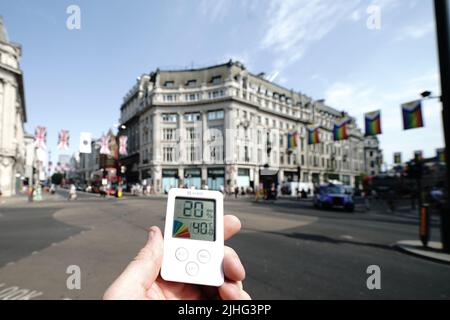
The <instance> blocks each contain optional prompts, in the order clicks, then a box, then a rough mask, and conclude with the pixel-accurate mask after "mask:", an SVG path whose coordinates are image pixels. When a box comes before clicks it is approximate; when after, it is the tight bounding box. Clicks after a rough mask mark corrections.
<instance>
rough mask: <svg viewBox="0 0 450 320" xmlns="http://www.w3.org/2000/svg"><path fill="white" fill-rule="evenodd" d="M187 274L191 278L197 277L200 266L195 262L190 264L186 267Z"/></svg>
mask: <svg viewBox="0 0 450 320" xmlns="http://www.w3.org/2000/svg"><path fill="white" fill-rule="evenodd" d="M186 273H187V274H188V275H190V276H196V275H197V273H198V264H196V263H195V262H188V264H187V265H186Z"/></svg>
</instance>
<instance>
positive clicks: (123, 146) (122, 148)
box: [119, 136, 128, 156]
mask: <svg viewBox="0 0 450 320" xmlns="http://www.w3.org/2000/svg"><path fill="white" fill-rule="evenodd" d="M127 141H128V137H127V136H120V137H119V154H121V155H122V156H126V155H127V154H128V153H127Z"/></svg>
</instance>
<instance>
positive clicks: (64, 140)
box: [58, 130, 70, 150]
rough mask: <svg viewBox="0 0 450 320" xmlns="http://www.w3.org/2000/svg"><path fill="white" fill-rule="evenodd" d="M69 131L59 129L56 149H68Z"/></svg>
mask: <svg viewBox="0 0 450 320" xmlns="http://www.w3.org/2000/svg"><path fill="white" fill-rule="evenodd" d="M69 138H70V135H69V131H68V130H61V132H60V133H59V137H58V149H59V150H67V149H69Z"/></svg>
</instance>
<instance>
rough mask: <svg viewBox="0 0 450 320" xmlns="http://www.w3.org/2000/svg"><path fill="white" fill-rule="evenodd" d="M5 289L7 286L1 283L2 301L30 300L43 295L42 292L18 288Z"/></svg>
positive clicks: (0, 297)
mask: <svg viewBox="0 0 450 320" xmlns="http://www.w3.org/2000/svg"><path fill="white" fill-rule="evenodd" d="M3 287H5V284H4V283H0V300H30V299H33V298H36V297H38V296H41V295H42V292H41V291H36V290H31V289H20V288H19V287H17V286H11V287H7V288H3Z"/></svg>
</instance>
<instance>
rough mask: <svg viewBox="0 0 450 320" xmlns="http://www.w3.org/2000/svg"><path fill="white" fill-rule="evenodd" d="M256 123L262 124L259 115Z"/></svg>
mask: <svg viewBox="0 0 450 320" xmlns="http://www.w3.org/2000/svg"><path fill="white" fill-rule="evenodd" d="M258 124H262V119H261V116H258Z"/></svg>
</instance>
